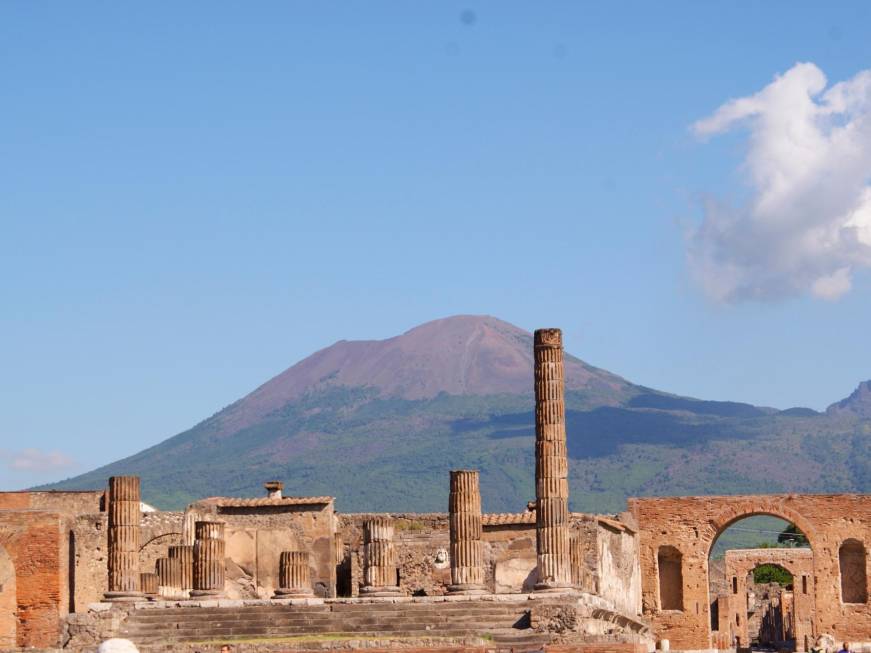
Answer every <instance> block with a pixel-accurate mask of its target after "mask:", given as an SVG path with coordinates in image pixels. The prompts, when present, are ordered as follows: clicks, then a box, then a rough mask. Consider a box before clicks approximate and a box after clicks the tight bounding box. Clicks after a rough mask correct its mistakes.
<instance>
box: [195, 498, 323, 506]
mask: <svg viewBox="0 0 871 653" xmlns="http://www.w3.org/2000/svg"><path fill="white" fill-rule="evenodd" d="M333 501H334V498H333V497H282V498H280V499H273V498H270V497H256V498H240V497H209V498H207V499H201V500H199V501H197V502H196V504H200V505H209V506H218V507H219V508H257V507H260V506H317V505H326V504H328V503H332V502H333ZM196 504H195V505H196Z"/></svg>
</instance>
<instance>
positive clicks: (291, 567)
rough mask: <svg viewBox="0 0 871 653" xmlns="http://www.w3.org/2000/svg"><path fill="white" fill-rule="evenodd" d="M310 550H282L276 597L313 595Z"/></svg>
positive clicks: (279, 560)
mask: <svg viewBox="0 0 871 653" xmlns="http://www.w3.org/2000/svg"><path fill="white" fill-rule="evenodd" d="M309 557H310V556H309V553H308V551H282V552H281V557H280V558H279V559H278V584H279V585H280V587H279V588H278V589H276V590H275V598H292V597H304V596H312V595H313V594H312V586H311V585H312V584H311V576H310V572H309V564H310V561H309Z"/></svg>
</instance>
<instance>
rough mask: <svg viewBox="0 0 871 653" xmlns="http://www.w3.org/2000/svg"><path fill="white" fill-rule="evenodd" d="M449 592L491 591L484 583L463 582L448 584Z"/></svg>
mask: <svg viewBox="0 0 871 653" xmlns="http://www.w3.org/2000/svg"><path fill="white" fill-rule="evenodd" d="M448 594H490V592H489V591H488V590H487V588H486V587H484V586H483V585H476V584H471V583H461V584H458V585H448Z"/></svg>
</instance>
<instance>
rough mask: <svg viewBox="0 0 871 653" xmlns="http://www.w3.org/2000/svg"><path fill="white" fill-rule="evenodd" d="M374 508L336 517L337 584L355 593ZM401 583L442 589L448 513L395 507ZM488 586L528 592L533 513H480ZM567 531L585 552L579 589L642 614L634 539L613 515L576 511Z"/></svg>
mask: <svg viewBox="0 0 871 653" xmlns="http://www.w3.org/2000/svg"><path fill="white" fill-rule="evenodd" d="M370 516H372V515H371V514H347V515H340V516H339V517H338V536H339V537H340V538H341V547H342V554H343V555H342V556H340V560H341V559H342V558H344V564H340V570H344V571H343V572H341V573H344V574H346V575H347V578H341V577H340V578H339V583H338V584H339V587H346V588H347V590H346V592H345V595H348V596H356V595H357V589H358V588H359V585H360V583H361V582H362V564H363V558H362V524H363V521H365V519H366V518H367V517H370ZM390 516H391V517H392V518H393V520H394V526H395V533H396V534H395V536H394V537H395V539H394V542H395V545H396V549H397V554H398V557H399V586H400V588H401V589H402V590H403V592H404V593H405V594H408V595H415V594H416V595H427V596H434V595H441V594H445V593H446V592H447V586H448V585H449V584H450V578H451V575H450V559H449V557H448V556H449V553H448V551H449V546H448V544H449V533H448V530H449V529H448V515H447V513H427V514H414V513H394V514H391V515H390ZM483 523H484V526H483V536H482V540H483V542H484V565H485V569H486V581H485V582H486V586H487V588H488V589H489V590H490V591H492V592H494V593H497V594H511V593H519V592H529V591H532V588H533V586H534V585H535V583H536V580H537V577H536V549H535V515H534V513H532V512H525V513H506V514H498V515H494V514H491V515H484V518H483ZM572 529H573V533H574V534H575V536H576V537H578V538H579V539H580V542H581V546H582V550H583V556H582V564H583V569H582V570H581V572H582V573H581V574H580V576H581V578H582V587H581V589H582V590H584V591H586V592H589V593H591V594H599V595H600V596H602V597H603V598H605V599H607V600H608V601H610V602H611V603H612V604H613V605H614V606H615V607H616V608H617V609H619V610H621V611H623V612H626V613H627V614H632V615H637V614H640V612H641V568H640V565H639V564H638V537H637V535H636V533H635V532H634V530H632V528H631V527H630V526H628V525H627V524H625V523H624V522H622V521H620V520H618V519H610V518H605V517H597V516H593V515H583V514H579V513H575V514H573V515H572Z"/></svg>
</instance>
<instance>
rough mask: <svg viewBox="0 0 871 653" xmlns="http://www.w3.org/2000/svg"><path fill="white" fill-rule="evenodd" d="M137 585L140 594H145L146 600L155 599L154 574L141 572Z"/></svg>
mask: <svg viewBox="0 0 871 653" xmlns="http://www.w3.org/2000/svg"><path fill="white" fill-rule="evenodd" d="M139 585H140V586H141V587H142V593H143V594H145V596H146V597H147V598H149V599H155V598H157V585H158V578H157V574H155V573H154V572H145V571H143V572H141V573H140V574H139Z"/></svg>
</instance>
